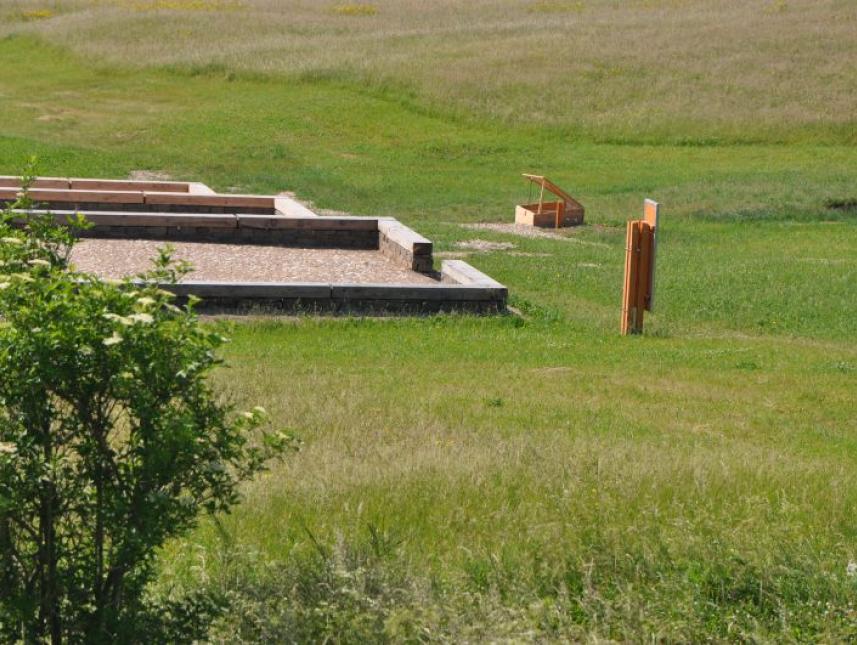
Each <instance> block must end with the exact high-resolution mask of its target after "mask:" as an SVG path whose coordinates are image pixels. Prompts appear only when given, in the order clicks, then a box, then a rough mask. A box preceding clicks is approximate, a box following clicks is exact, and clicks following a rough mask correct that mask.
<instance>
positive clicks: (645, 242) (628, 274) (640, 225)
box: [620, 199, 660, 336]
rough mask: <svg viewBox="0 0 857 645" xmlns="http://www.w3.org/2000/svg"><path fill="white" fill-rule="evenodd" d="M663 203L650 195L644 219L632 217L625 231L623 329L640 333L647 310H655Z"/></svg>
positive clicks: (623, 332)
mask: <svg viewBox="0 0 857 645" xmlns="http://www.w3.org/2000/svg"><path fill="white" fill-rule="evenodd" d="M659 214H660V206H659V204H658V203H657V202H654V201H652V200H650V199H647V200H646V201H645V202H644V204H643V219H642V220H630V221H629V222H628V225H627V228H626V232H625V279H624V282H623V287H622V319H621V324H620V328H621V332H622V335H623V336H625V335H627V334H640V333H642V331H643V313H644V312H645V311H646V310H649V311H651V310H652V304H653V302H654V287H655V280H654V275H655V248H656V246H655V240H656V236H657V228H658V216H659Z"/></svg>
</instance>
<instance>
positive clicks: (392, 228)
mask: <svg viewBox="0 0 857 645" xmlns="http://www.w3.org/2000/svg"><path fill="white" fill-rule="evenodd" d="M20 194H21V178H20V177H10V176H0V203H11V202H14V201H15V200H16V199H17V198H18V196H19V195H20ZM29 196H30V198H31V199H32V200H33V202H34V204H35V206H34V208H33V209H32V210H33V211H37V212H47V211H49V212H51V213H52V214H53V215H54V217H55V218H56V219H57V221H58V222H60V223H64V222H66V221H68V217H69V216H70V215H74V214H76V213H81V214H83V215H84V216H85V217H86V219H87V220H89V222H90V224H91V225H92V226H91V228H88V229H86V230H84V231H81V233H80V235H81V236H85V237H93V238H114V239H149V240H164V241H192V242H215V243H217V242H220V243H229V244H248V245H254V244H258V245H277V246H285V247H302V248H328V249H331V248H342V249H365V250H375V251H377V252H380V253H381V254H382V255H384V256H386V257H387V258H388V259H389V260H391V261H392V262H393V263H395V264H396V265H398V266H400V267H402V268H407V269H408V270H411V271H414V272H417V273H421V274H424V275H428V276H431V277H432V278H434V280H435V282H433V283H429V284H386V283H384V284H365V283H364V284H344V283H318V282H306V283H297V282H238V281H236V282H231V281H230V282H203V281H193V280H184V281H182V282H180V283H179V284H175V285H164V288H166V289H169V290H172V291H173V292H174V293H176V295H177V296H178V297H179V298H187V297H189V296H191V295H193V296H196V297H199V298H201V299H202V302H201V303H200V307H201V308H202V309H203V310H206V309H207V310H228V311H236V310H237V311H246V310H258V309H265V310H280V311H309V312H314V311H319V312H321V311H326V312H329V311H333V312H342V313H384V312H392V313H413V314H419V313H431V312H438V311H465V312H474V313H496V312H502V311H504V310H505V307H506V298H507V290H506V287H504V286H503V285H502V284H500V283H498V282H496V281H495V280H493V279H491V278H490V277H488V276H487V275H485V274H483V273H481V272H479V271H478V270H476V269H475V268H474V267H471V266H470V265H468V264H467V263H465V262H462V261H458V260H451V261H444V262H443V263H442V266H441V270H440V272H436V271H435V269H434V258H433V245H432V242H431V241H430V240H428V239H426V238H425V237H423V236H422V235H420V234H419V233H417V232H415V231H413V230H412V229H410V228H408V227H407V226H405V225H404V224H402V223H401V222H399V221H397V220H396V219H393V218H389V217H353V216H322V215H318V214H316V213H314V212H313V211H311V210H310V209H308V208H307V207H305V206H304V205H302V204H300V203H299V202H297V201H295V200H293V199H291V198H289V197H287V196H264V195H233V194H227V195H222V194H217V193H215V192H214V191H213V190H211V189H210V188H208V187H207V186H205V185H204V184H200V183H195V182H167V181H130V180H128V181H126V180H103V179H73V178H72V179H68V178H57V177H45V178H38V179H35V180H34V181H33V182H32V183H31V184H30V186H29ZM22 215H23V213H22Z"/></svg>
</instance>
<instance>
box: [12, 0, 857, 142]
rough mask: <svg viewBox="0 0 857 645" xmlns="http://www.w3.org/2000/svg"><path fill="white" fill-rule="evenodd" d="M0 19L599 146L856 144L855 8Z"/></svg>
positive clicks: (115, 52) (330, 11)
mask: <svg viewBox="0 0 857 645" xmlns="http://www.w3.org/2000/svg"><path fill="white" fill-rule="evenodd" d="M39 11H42V12H49V13H51V15H50V16H49V17H44V18H37V19H34V18H33V16H36V15H38V14H37V12H39ZM34 12H36V13H34ZM0 14H2V16H0V17H2V18H3V20H2V23H0V34H9V33H13V32H21V31H24V32H30V33H35V34H38V35H41V36H43V37H44V38H45V39H47V40H48V41H50V42H52V43H57V44H60V45H63V46H66V47H68V48H69V49H70V50H72V51H74V52H76V53H77V54H81V55H84V56H86V57H89V58H90V59H92V60H94V61H99V62H109V63H116V64H120V65H123V66H129V65H130V66H135V67H137V66H152V65H154V66H177V67H180V68H186V69H189V70H192V71H206V70H209V71H210V70H219V69H231V70H240V71H252V72H264V73H274V74H287V75H289V76H292V77H300V78H305V79H318V78H332V79H346V80H358V81H360V82H362V83H366V84H368V85H370V86H373V87H375V88H376V89H377V88H383V89H385V90H390V88H394V89H395V90H396V91H401V92H402V93H404V94H405V95H409V96H410V95H415V96H416V97H418V98H419V99H420V100H421V101H424V102H428V103H429V104H430V105H432V106H433V107H435V108H438V109H444V110H452V111H459V112H461V113H466V114H474V113H475V114H477V115H482V116H488V117H494V118H499V119H507V120H511V121H516V122H523V123H531V124H536V125H553V126H562V127H565V128H567V129H569V130H570V131H572V132H574V133H577V134H583V135H586V136H590V137H595V138H598V139H601V140H620V141H624V140H639V139H647V140H662V139H671V140H681V139H691V140H694V141H700V140H703V141H705V140H708V139H713V140H720V139H731V140H736V139H737V140H745V141H746V140H751V141H752V140H755V139H763V140H767V141H777V140H790V139H794V138H801V139H813V140H818V139H823V140H832V141H843V140H845V141H853V140H854V136H855V135H854V130H855V128H854V123H855V117H854V115H855V114H857V75H855V74H854V73H853V68H854V64H855V61H857V4H855V3H854V2H851V1H850V0H826V1H817V0H756V1H751V2H748V1H746V0H724V1H721V2H716V3H711V2H706V1H704V0H631V1H628V2H618V1H616V0H580V1H574V2H571V1H568V0H532V1H531V0H520V1H516V2H512V1H509V0H477V1H474V2H462V1H458V0H456V1H452V0H438V1H434V2H421V1H418V0H376V1H374V2H360V3H337V2H333V1H327V0H302V1H297V0H283V1H279V0H277V1H275V0H229V1H225V0H96V1H82V0H72V1H71V2H56V1H54V2H48V1H44V0H42V1H40V0H21V1H17V2H7V3H4V5H3V8H2V9H0ZM28 16H29V17H28Z"/></svg>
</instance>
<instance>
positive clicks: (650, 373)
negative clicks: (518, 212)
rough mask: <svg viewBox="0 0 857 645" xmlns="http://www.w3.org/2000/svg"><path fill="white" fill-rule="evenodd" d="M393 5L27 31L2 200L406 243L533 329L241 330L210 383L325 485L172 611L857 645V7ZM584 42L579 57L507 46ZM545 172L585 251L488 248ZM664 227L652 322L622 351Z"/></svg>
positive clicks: (269, 516)
mask: <svg viewBox="0 0 857 645" xmlns="http://www.w3.org/2000/svg"><path fill="white" fill-rule="evenodd" d="M459 5H462V6H459ZM371 6H373V7H374V8H375V13H374V14H372V13H371V11H368V10H355V9H353V8H352V7H351V5H338V4H336V3H330V4H323V3H319V2H304V3H300V4H299V3H282V4H279V3H272V2H268V3H265V2H244V3H240V2H234V3H226V2H220V3H217V2H190V1H184V0H183V1H182V2H178V1H176V2H166V1H164V2H142V1H141V2H128V3H119V2H100V3H84V2H78V3H74V2H71V3H49V2H48V3H41V4H39V3H33V2H18V3H4V5H3V8H2V9H0V11H3V12H5V14H4V15H5V17H6V18H7V19H6V21H5V23H4V26H3V27H2V29H3V30H5V33H7V34H10V35H9V36H8V37H6V38H5V39H4V40H0V69H2V70H3V72H2V74H0V98H2V101H0V123H2V126H0V173H5V174H11V173H13V172H16V171H17V170H18V169H19V168H20V167H21V165H22V164H23V161H24V159H25V158H26V157H27V156H28V155H29V154H32V153H35V154H38V156H39V158H40V171H41V173H43V174H59V175H75V176H105V177H120V176H126V175H128V174H129V173H130V172H132V171H136V170H145V171H150V172H162V173H166V174H168V175H170V176H172V177H175V178H184V179H193V180H199V181H204V182H206V183H209V184H210V185H212V186H214V187H216V188H218V189H221V190H236V191H265V192H270V191H278V190H294V191H295V192H296V193H297V194H298V196H299V197H301V198H303V199H307V200H311V201H312V202H314V203H315V204H316V205H317V206H319V207H321V208H330V209H337V210H342V211H347V212H352V213H357V214H372V215H394V216H396V217H399V218H401V219H403V220H404V221H406V222H407V223H409V224H411V225H413V226H414V227H416V228H417V229H418V230H419V231H420V232H423V233H425V234H426V235H428V236H429V237H431V238H432V239H434V240H435V241H436V248H437V250H438V251H439V252H440V253H467V255H466V259H467V261H468V262H471V263H472V264H474V265H475V266H477V267H478V268H480V269H482V270H484V271H486V272H487V273H489V274H490V275H492V276H493V277H496V278H497V279H499V280H501V281H503V282H504V283H506V284H507V285H508V286H509V288H510V292H511V294H512V303H513V304H514V305H515V307H516V308H517V309H518V310H520V311H521V316H507V317H495V318H472V317H461V316H440V317H432V318H425V319H385V320H378V319H376V320H371V319H367V320H341V319H340V320H337V319H326V320H315V319H310V318H299V319H290V320H286V321H277V320H257V321H254V322H246V321H234V320H230V321H225V322H218V323H215V324H222V325H224V326H225V327H226V328H228V330H229V335H230V336H231V337H232V338H233V342H232V343H231V344H230V346H229V349H228V351H227V359H228V361H229V363H230V365H231V367H229V368H228V369H224V370H222V371H221V372H219V373H218V374H217V380H218V382H219V384H220V385H222V386H223V387H224V389H226V390H229V391H230V392H231V393H232V396H233V397H235V398H236V400H237V401H238V402H239V403H240V404H241V405H255V404H261V405H264V406H265V407H266V408H267V409H268V410H269V411H270V413H271V416H272V419H273V421H274V423H276V424H279V425H284V426H287V427H290V428H294V429H295V431H296V432H297V433H298V434H299V435H300V436H301V437H302V439H303V441H304V444H303V449H302V450H301V451H300V452H299V453H297V454H295V455H292V456H290V457H288V458H287V459H286V460H285V462H284V463H282V464H278V465H276V466H275V467H274V468H273V469H272V471H271V472H270V473H268V474H267V475H266V476H265V477H263V478H262V479H260V480H259V481H258V482H256V483H254V484H253V485H251V486H249V487H248V488H247V491H246V500H245V502H244V504H243V505H242V507H241V508H240V509H239V510H238V511H237V512H236V513H234V514H233V515H232V516H230V517H228V518H219V519H218V520H217V521H206V522H205V523H203V524H202V525H201V526H200V528H199V530H198V531H197V532H195V533H194V534H193V535H191V536H189V537H188V538H187V539H186V540H182V541H179V542H176V543H174V544H171V545H170V547H169V548H168V549H167V550H166V552H165V554H164V559H163V567H162V568H163V576H162V579H161V581H160V582H159V585H160V587H159V588H160V589H161V590H168V591H169V590H172V591H174V592H175V593H179V592H180V591H181V590H183V589H189V588H203V589H214V590H223V589H229V590H230V591H231V592H232V593H233V595H234V597H235V599H236V602H235V604H234V605H233V608H232V609H231V611H230V613H229V614H228V615H227V616H226V617H225V618H224V619H223V621H222V624H221V625H220V626H219V628H218V629H219V630H220V631H219V633H220V634H221V638H222V640H226V641H234V640H240V639H243V640H247V641H255V640H267V641H269V642H281V641H283V640H289V639H293V640H320V639H323V638H325V637H328V638H331V639H333V640H339V641H365V640H375V641H377V640H385V639H386V640H396V641H397V640H408V639H410V640H421V639H426V640H432V639H437V640H453V641H462V640H503V639H509V640H515V641H517V640H550V639H560V640H562V639H573V640H601V639H616V640H631V641H638V640H667V641H700V640H741V639H743V640H750V641H763V642H764V641H818V640H822V641H837V640H850V639H854V638H857V574H849V570H848V565H849V563H850V562H853V561H857V514H855V511H854V509H855V508H857V469H856V468H855V466H857V438H856V437H857V343H855V338H857V214H855V212H854V211H853V210H847V209H834V208H829V207H828V204H829V203H830V202H831V201H847V200H854V199H855V198H857V149H855V147H854V143H855V138H854V123H855V122H854V114H857V107H855V87H854V77H853V74H851V73H850V71H849V70H850V68H851V67H853V61H854V60H855V56H857V51H855V43H857V38H854V35H855V33H857V20H855V11H854V6H853V4H852V3H849V2H836V1H831V2H816V3H809V2H746V3H739V2H729V3H723V4H722V7H721V6H720V5H719V4H718V8H717V9H715V8H713V7H712V8H706V7H707V5H704V4H702V3H697V2H654V1H651V0H650V1H647V2H630V3H617V2H607V1H603V2H581V3H577V2H532V3H526V2H522V3H511V2H506V3H502V2H478V3H467V5H464V3H437V4H436V5H429V6H424V5H423V4H422V3H414V2H403V3H388V2H378V3H375V4H374V5H371ZM463 7H464V8H463ZM39 10H43V11H45V12H50V15H48V14H43V15H36V14H33V13H32V12H36V11H39ZM340 10H341V11H340ZM516 12H517V13H516ZM227 26H228V27H229V28H228V29H227ZM661 27H663V28H661ZM554 28H555V29H556V32H557V33H553V32H550V29H554ZM563 28H566V29H568V32H569V34H579V36H580V38H579V39H575V38H574V37H572V36H571V35H569V36H568V38H569V41H568V46H567V47H565V48H562V47H561V48H559V50H558V51H559V53H558V54H557V55H556V57H553V56H552V52H553V51H554V49H553V46H552V45H551V44H550V42H547V44H546V43H545V42H542V41H540V40H538V41H536V42H533V43H531V41H530V40H528V39H526V38H524V37H522V36H520V35H514V36H512V35H511V34H513V33H514V34H519V32H521V31H523V30H525V29H529V30H545V33H551V34H552V35H551V39H554V37H555V38H556V39H559V40H561V37H562V36H563V35H564V34H563ZM638 31H639V32H640V33H643V34H647V35H648V37H650V39H651V40H650V42H652V43H654V44H656V45H658V47H657V48H655V49H652V50H651V51H650V50H648V49H647V48H646V47H644V46H643V45H642V44H640V43H639V42H636V41H635V39H634V34H637V33H638ZM207 34H208V35H209V36H212V37H213V36H217V42H216V43H214V42H212V40H213V38H206V35H207ZM253 34H255V36H254V35H253ZM727 34H728V35H727ZM48 42H50V43H52V44H50V45H48V44H47V43H48ZM525 44H526V45H528V46H527V47H525V46H524V45H525ZM530 44H532V47H531V48H530V47H529V45H530ZM667 44H670V46H669V47H667ZM506 45H508V49H507V48H506ZM510 51H511V52H513V55H511V54H510V55H507V54H508V52H510ZM646 52H648V54H646V55H643V54H644V53H646ZM583 53H586V57H584V58H580V56H582V54H583ZM355 61H357V62H355ZM574 61H578V62H574ZM629 61H636V63H634V64H635V65H637V66H638V67H631V68H628V65H630V62H629ZM683 61H684V63H683ZM538 62H541V63H543V64H544V65H543V66H542V67H538V68H537V67H535V66H534V64H535V63H538ZM531 63H533V65H531ZM614 68H615V69H614ZM587 70H589V72H587ZM593 70H594V71H593ZM598 70H600V71H598ZM611 70H613V71H611ZM616 70H618V71H616ZM525 72H526V73H525ZM596 72H597V73H596ZM587 74H589V75H587ZM563 75H564V76H567V77H569V78H571V79H572V80H573V81H574V83H564V82H560V81H561V80H562V79H561V78H559V77H561V76H563ZM694 75H697V76H698V78H696V80H694ZM798 77H799V78H800V79H801V82H802V83H803V86H801V85H800V84H793V85H792V84H789V83H788V82H787V81H786V79H790V78H798ZM653 78H661V79H663V84H662V85H657V87H655V88H654V89H657V90H658V92H654V90H652V91H651V92H650V91H649V90H648V89H646V87H648V86H645V82H646V81H650V80H651V79H653ZM641 84H642V85H641ZM671 88H675V92H671V91H670V89H671ZM578 90H580V91H581V92H582V93H583V94H584V95H586V96H587V97H588V98H586V99H585V100H583V101H581V102H578V101H575V100H574V96H575V95H574V93H573V91H578ZM532 91H538V92H539V96H541V97H543V99H544V100H543V101H541V102H535V103H533V102H532V101H530V100H529V99H528V98H527V97H528V96H531V92H532ZM660 98H662V99H663V100H656V99H660ZM697 103H698V105H699V108H698V109H697ZM522 171H536V172H543V173H545V174H548V175H550V176H551V177H552V178H554V179H555V180H556V181H557V182H558V183H559V184H560V185H563V186H566V187H568V188H569V189H570V192H572V194H574V195H575V196H578V197H579V198H580V199H581V201H582V202H583V203H584V204H585V205H586V207H587V225H586V226H584V227H581V228H579V229H576V230H574V231H568V232H566V233H564V235H563V236H561V237H558V238H551V239H529V238H522V237H518V236H515V235H512V234H508V233H501V232H495V231H491V230H485V229H474V228H468V227H466V226H463V225H470V224H476V223H482V222H501V221H509V220H510V219H511V217H512V213H513V207H514V204H515V202H517V201H521V200H523V199H525V198H526V196H527V192H526V188H525V186H524V185H523V183H522V182H521V180H520V179H519V176H518V175H519V173H520V172H522ZM644 197H652V198H655V199H657V200H658V201H660V202H662V204H663V222H664V223H663V229H662V238H661V246H660V249H659V254H660V255H659V260H658V261H659V266H658V271H659V274H658V285H657V287H658V294H657V298H658V300H657V311H656V312H655V314H654V315H653V316H652V317H651V318H650V319H649V321H648V322H647V333H646V335H645V336H643V337H637V338H621V337H619V336H618V333H617V330H618V317H619V316H618V315H619V296H620V286H621V285H620V282H621V273H622V261H623V245H624V221H625V220H626V219H628V218H630V217H633V216H637V215H638V214H639V213H640V209H641V205H642V200H643V198H644ZM476 239H478V240H485V241H493V242H506V243H509V244H512V245H514V247H513V248H511V249H506V250H503V251H493V252H467V251H463V250H462V249H461V248H460V247H459V246H458V244H459V243H460V242H463V241H469V240H476Z"/></svg>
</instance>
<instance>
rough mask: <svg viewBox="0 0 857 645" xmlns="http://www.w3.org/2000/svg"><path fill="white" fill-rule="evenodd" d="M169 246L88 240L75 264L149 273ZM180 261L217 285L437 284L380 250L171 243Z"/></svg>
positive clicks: (105, 273) (99, 270)
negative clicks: (189, 265) (162, 249)
mask: <svg viewBox="0 0 857 645" xmlns="http://www.w3.org/2000/svg"><path fill="white" fill-rule="evenodd" d="M164 244H165V242H162V241H158V240H107V239H104V240H100V239H83V240H80V241H79V242H78V243H77V245H75V247H74V250H73V251H72V256H71V262H72V264H74V265H75V266H76V267H77V269H79V270H81V271H86V272H90V273H95V274H96V275H100V276H102V277H105V278H121V277H124V276H128V275H135V274H137V273H141V272H143V271H146V270H147V269H149V268H150V267H151V258H154V257H156V256H157V254H158V248H159V247H162V246H164ZM170 244H171V245H172V246H173V247H174V248H175V254H174V257H175V258H176V259H177V260H187V261H188V262H190V263H191V264H192V265H193V266H194V271H193V272H192V273H190V274H188V276H187V277H186V278H185V279H186V280H206V281H213V282H332V283H361V284H367V283H385V284H401V283H408V284H437V281H436V280H434V279H432V278H430V277H428V276H425V275H423V274H421V273H416V272H415V271H409V270H407V269H405V268H403V267H400V266H398V265H396V264H394V263H393V262H392V261H390V260H389V259H387V258H386V257H385V256H383V255H381V254H380V253H379V252H378V251H355V250H346V249H302V248H292V247H283V246H259V245H252V244H217V243H204V242H171V243H170Z"/></svg>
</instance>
